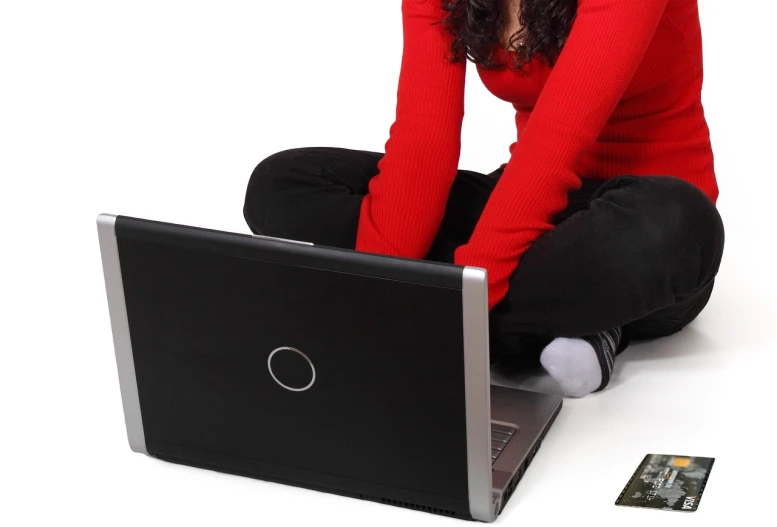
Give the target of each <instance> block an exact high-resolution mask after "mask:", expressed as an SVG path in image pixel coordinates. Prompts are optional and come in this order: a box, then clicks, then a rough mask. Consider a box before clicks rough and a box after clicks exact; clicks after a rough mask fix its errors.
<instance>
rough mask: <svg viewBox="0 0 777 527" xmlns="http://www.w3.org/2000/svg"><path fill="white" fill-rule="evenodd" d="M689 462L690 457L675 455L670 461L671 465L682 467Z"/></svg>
mask: <svg viewBox="0 0 777 527" xmlns="http://www.w3.org/2000/svg"><path fill="white" fill-rule="evenodd" d="M690 464H691V458H688V457H676V458H674V461H673V462H672V466H674V467H682V468H685V467H687V466H688V465H690Z"/></svg>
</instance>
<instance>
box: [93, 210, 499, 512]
mask: <svg viewBox="0 0 777 527" xmlns="http://www.w3.org/2000/svg"><path fill="white" fill-rule="evenodd" d="M115 223H116V215H113V214H100V215H99V216H98V217H97V231H98V237H99V242H100V254H101V257H102V264H103V274H104V277H105V289H106V293H107V296H108V309H109V312H110V320H111V328H112V331H113V344H114V350H115V353H116V365H117V367H118V372H119V385H120V391H121V402H122V406H123V409H124V421H125V425H126V428H127V438H128V440H129V445H130V448H131V449H132V450H133V451H134V452H138V453H141V454H148V451H147V450H146V442H145V435H144V433H143V420H142V417H141V412H140V399H139V396H138V386H137V379H136V377H135V363H134V359H133V355H132V342H131V340H130V332H129V324H128V321H127V309H126V305H125V300H124V286H123V282H122V276H121V266H120V264H119V251H118V245H117V243H116V231H115ZM284 241H287V240H284ZM288 241H294V240H288ZM487 284H488V282H487V273H486V270H485V269H481V268H478V267H465V268H464V270H463V274H462V315H463V324H464V327H463V330H464V392H465V401H466V404H465V406H466V408H465V412H466V428H467V480H468V488H469V508H470V514H471V515H472V518H473V519H475V520H480V521H484V522H492V521H494V520H495V519H496V516H497V514H496V506H498V504H496V503H494V500H493V499H492V485H491V471H492V467H491V391H490V386H491V378H490V366H489V345H488V285H487Z"/></svg>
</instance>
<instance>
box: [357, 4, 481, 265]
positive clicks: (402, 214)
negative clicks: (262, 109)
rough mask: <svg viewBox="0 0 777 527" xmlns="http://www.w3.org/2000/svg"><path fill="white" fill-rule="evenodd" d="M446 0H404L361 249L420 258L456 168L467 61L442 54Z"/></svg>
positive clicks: (446, 46)
mask: <svg viewBox="0 0 777 527" xmlns="http://www.w3.org/2000/svg"><path fill="white" fill-rule="evenodd" d="M444 15H445V11H443V9H442V1H441V0H425V1H424V0H402V25H403V35H404V36H403V53H402V63H401V69H400V74H399V87H398V89H397V109H396V120H395V121H394V124H392V125H391V128H390V131H389V139H388V141H387V142H386V144H385V152H386V153H385V155H384V156H383V158H382V159H381V160H380V161H379V162H378V175H376V176H375V177H373V178H372V179H371V180H370V184H369V193H368V194H367V195H366V196H365V197H364V200H363V201H362V205H361V213H360V217H359V227H358V231H357V236H356V250H358V251H365V252H374V253H379V254H388V255H393V256H404V257H408V258H423V257H424V256H426V254H427V253H428V251H429V248H430V247H431V244H432V241H433V240H434V237H435V235H436V234H437V231H438V229H439V227H440V224H441V222H442V218H443V215H444V213H445V205H446V202H447V198H448V193H449V192H450V187H451V185H452V184H453V180H454V179H455V177H456V172H457V170H458V163H459V155H460V150H461V124H462V120H463V117H464V77H465V71H466V61H464V60H461V61H460V62H458V63H456V64H453V63H451V62H449V61H448V60H447V59H446V58H445V56H446V54H447V53H449V51H450V45H451V42H452V39H453V36H452V35H450V34H449V33H447V32H446V31H445V29H444V27H443V26H442V24H437V25H431V24H432V23H433V22H436V21H438V20H440V19H441V18H443V16H444Z"/></svg>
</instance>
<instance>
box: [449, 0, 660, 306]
mask: <svg viewBox="0 0 777 527" xmlns="http://www.w3.org/2000/svg"><path fill="white" fill-rule="evenodd" d="M667 1H668V0H579V3H578V9H577V16H576V19H575V21H574V23H573V25H572V28H571V30H570V33H569V36H568V38H567V41H566V42H565V44H564V46H563V48H562V50H561V53H560V55H559V57H558V60H557V62H556V63H555V65H554V67H553V70H552V72H551V73H550V75H549V76H548V79H547V81H546V83H545V85H544V87H543V89H542V92H541V93H540V95H539V97H538V99H537V102H536V104H535V105H534V108H533V109H532V112H531V116H530V117H529V119H528V121H527V123H526V126H525V129H524V130H523V131H522V132H521V134H520V137H519V138H518V142H517V144H516V146H515V148H514V149H513V151H512V152H511V155H510V159H509V161H508V163H507V165H506V166H505V169H504V172H503V174H502V176H501V178H500V179H499V182H498V183H497V185H496V187H495V189H494V191H493V193H492V194H491V197H490V199H489V201H488V203H487V205H486V207H485V209H484V211H483V214H482V216H481V217H480V220H479V222H478V224H477V226H476V227H475V231H474V233H473V234H472V237H471V238H470V240H469V242H468V243H467V244H465V245H462V246H460V247H459V248H458V249H457V250H456V252H455V253H454V262H455V263H457V264H460V265H472V266H477V267H483V268H485V269H487V271H488V282H489V308H492V307H493V306H494V305H496V304H497V303H498V302H499V301H500V300H501V299H502V298H503V297H504V296H505V294H506V293H507V289H508V286H509V282H508V280H509V278H510V276H511V274H512V273H513V272H514V270H515V269H516V268H517V266H518V265H519V261H520V258H521V255H522V254H523V253H524V252H525V251H526V250H527V249H528V248H529V247H530V246H531V244H532V243H533V242H534V241H535V240H536V239H537V238H539V237H540V236H541V235H542V234H544V233H545V232H547V231H549V230H551V229H552V228H553V225H552V223H551V221H552V219H553V217H554V215H555V214H556V213H558V212H560V211H561V210H563V209H564V208H565V207H566V205H567V192H569V191H570V190H573V189H576V188H579V187H580V184H581V181H580V178H579V176H578V175H577V174H575V172H574V171H573V167H574V165H575V162H576V160H577V159H578V156H580V154H581V153H582V152H583V151H584V150H585V149H586V148H588V147H589V146H590V145H591V144H592V143H594V142H595V141H596V138H597V136H598V135H599V132H600V131H601V129H602V127H603V126H604V124H605V123H606V122H607V120H608V118H609V116H610V114H611V113H612V112H613V110H614V109H615V107H616V105H617V103H618V101H619V100H620V98H621V96H622V95H623V93H624V92H625V90H626V88H627V86H628V85H629V82H630V81H631V79H632V76H633V75H634V73H635V71H636V69H637V67H638V66H639V64H640V62H641V60H642V58H643V56H644V54H645V52H646V50H647V48H648V45H649V44H650V41H651V40H652V37H653V35H654V33H655V31H656V28H657V27H658V23H659V20H660V19H661V16H662V14H663V12H664V10H665V8H666V5H667ZM516 294H519V295H520V291H518V292H516Z"/></svg>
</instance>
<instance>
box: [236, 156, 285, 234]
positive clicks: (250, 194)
mask: <svg viewBox="0 0 777 527" xmlns="http://www.w3.org/2000/svg"><path fill="white" fill-rule="evenodd" d="M295 150H297V149H288V150H281V151H279V152H275V153H274V154H272V155H270V156H268V157H266V158H264V159H263V160H262V161H260V162H259V164H258V165H256V168H254V170H253V172H252V173H251V177H250V178H249V180H248V185H247V187H246V194H245V200H244V202H243V217H244V218H245V220H246V223H247V224H248V226H249V227H250V228H251V230H252V231H253V232H254V233H255V234H269V233H268V232H267V231H268V229H269V228H270V224H271V222H270V221H269V216H270V215H271V214H273V213H274V212H273V211H274V208H273V204H274V203H277V202H278V199H277V198H278V195H277V194H278V192H282V191H283V180H284V176H285V175H286V174H288V173H289V169H290V168H291V167H292V166H293V164H294V153H295ZM272 224H277V222H272ZM273 235H275V236H279V235H280V234H279V233H275V234H273Z"/></svg>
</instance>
